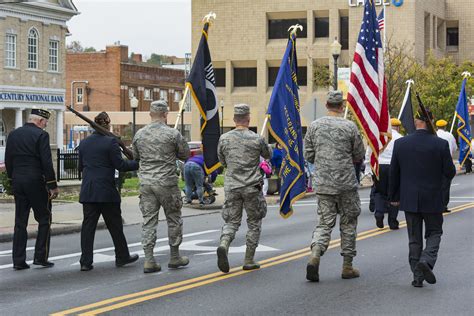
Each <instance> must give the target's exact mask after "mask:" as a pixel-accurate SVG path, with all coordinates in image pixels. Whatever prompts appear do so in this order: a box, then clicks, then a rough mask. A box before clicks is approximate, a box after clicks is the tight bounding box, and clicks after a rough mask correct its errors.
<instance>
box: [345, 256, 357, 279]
mask: <svg viewBox="0 0 474 316" xmlns="http://www.w3.org/2000/svg"><path fill="white" fill-rule="evenodd" d="M359 276H360V273H359V270H357V269H356V268H353V267H352V257H344V263H343V264H342V274H341V277H342V278H343V279H354V278H358V277H359Z"/></svg>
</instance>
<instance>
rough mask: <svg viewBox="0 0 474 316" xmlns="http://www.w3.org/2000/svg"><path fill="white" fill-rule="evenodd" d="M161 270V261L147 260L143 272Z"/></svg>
mask: <svg viewBox="0 0 474 316" xmlns="http://www.w3.org/2000/svg"><path fill="white" fill-rule="evenodd" d="M160 271H161V266H160V264H159V263H156V262H154V261H153V262H149V261H145V265H144V266H143V273H154V272H160Z"/></svg>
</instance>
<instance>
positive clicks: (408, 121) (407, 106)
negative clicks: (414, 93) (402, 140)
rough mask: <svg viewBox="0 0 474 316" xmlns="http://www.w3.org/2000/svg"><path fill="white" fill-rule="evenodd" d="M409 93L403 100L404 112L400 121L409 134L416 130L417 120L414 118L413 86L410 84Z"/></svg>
mask: <svg viewBox="0 0 474 316" xmlns="http://www.w3.org/2000/svg"><path fill="white" fill-rule="evenodd" d="M407 90H408V91H407V93H406V95H405V99H404V100H403V101H404V102H403V105H402V110H401V111H402V113H401V114H400V122H402V126H403V128H404V129H405V131H406V132H407V134H411V133H413V132H415V131H416V128H415V121H414V119H413V107H412V105H411V88H410V85H408V88H407Z"/></svg>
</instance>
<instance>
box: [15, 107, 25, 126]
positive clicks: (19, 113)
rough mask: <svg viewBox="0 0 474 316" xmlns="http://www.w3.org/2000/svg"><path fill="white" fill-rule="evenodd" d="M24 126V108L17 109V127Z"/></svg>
mask: <svg viewBox="0 0 474 316" xmlns="http://www.w3.org/2000/svg"><path fill="white" fill-rule="evenodd" d="M22 126H23V109H15V128H19V127H22Z"/></svg>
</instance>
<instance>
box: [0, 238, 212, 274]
mask: <svg viewBox="0 0 474 316" xmlns="http://www.w3.org/2000/svg"><path fill="white" fill-rule="evenodd" d="M219 231H220V230H218V229H214V230H205V231H201V232H196V233H190V234H185V235H183V238H187V237H194V236H199V235H205V234H210V233H215V232H219ZM163 241H168V238H167V237H166V238H160V239H157V240H156V242H163ZM141 245H142V243H141V242H137V243H133V244H128V247H129V248H131V247H137V246H141ZM114 249H115V248H114V247H107V248H102V249H96V250H94V253H101V252H107V251H111V250H114ZM10 252H11V250H10ZM80 255H81V253H80V252H75V253H70V254H66V255H61V256H55V257H50V258H49V260H51V261H55V260H62V259H68V258H74V257H79V256H80ZM32 262H33V261H32V260H30V261H28V263H29V264H30V263H32ZM11 267H13V264H4V265H0V270H3V269H8V268H11Z"/></svg>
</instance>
